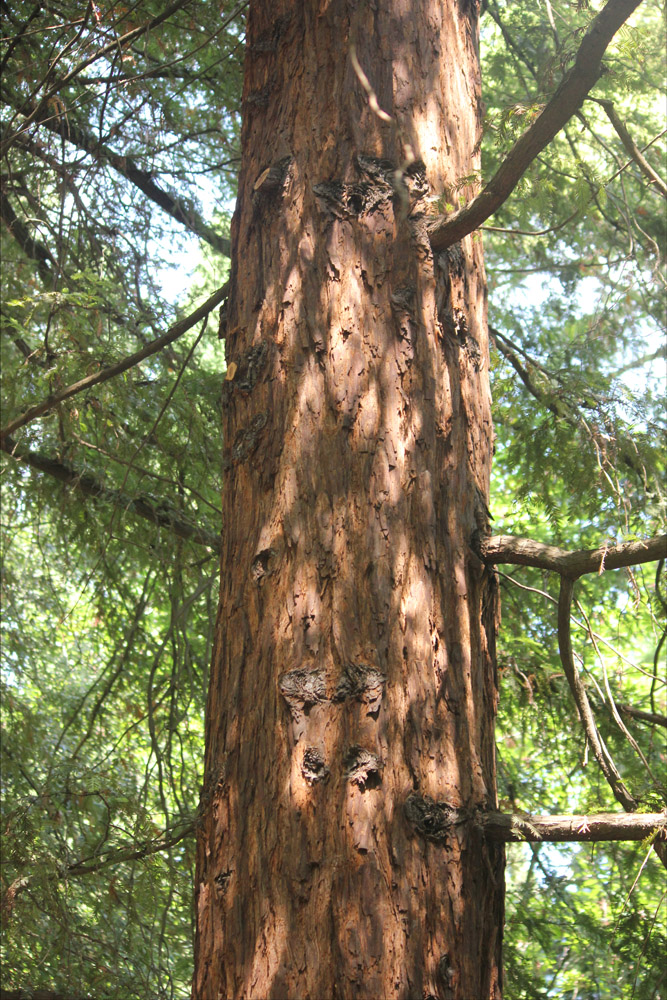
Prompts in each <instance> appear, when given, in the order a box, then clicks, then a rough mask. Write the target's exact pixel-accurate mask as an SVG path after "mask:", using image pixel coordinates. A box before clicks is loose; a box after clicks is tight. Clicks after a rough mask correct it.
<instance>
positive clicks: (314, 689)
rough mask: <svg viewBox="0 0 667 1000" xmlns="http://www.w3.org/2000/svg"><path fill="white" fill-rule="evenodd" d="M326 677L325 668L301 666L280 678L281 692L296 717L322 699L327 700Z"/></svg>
mask: <svg viewBox="0 0 667 1000" xmlns="http://www.w3.org/2000/svg"><path fill="white" fill-rule="evenodd" d="M325 681H326V678H325V674H324V671H323V670H308V669H307V668H306V667H300V668H298V669H297V670H290V671H289V672H288V673H286V674H283V675H282V677H281V678H280V685H279V687H280V693H281V695H282V696H283V698H284V699H285V701H286V702H287V704H288V705H289V707H290V712H291V713H292V716H293V717H294V719H300V718H301V716H302V714H303V713H304V712H306V711H307V710H308V709H310V708H311V707H312V706H313V705H316V704H317V703H318V702H320V701H325V700H326V696H327V693H326V683H325Z"/></svg>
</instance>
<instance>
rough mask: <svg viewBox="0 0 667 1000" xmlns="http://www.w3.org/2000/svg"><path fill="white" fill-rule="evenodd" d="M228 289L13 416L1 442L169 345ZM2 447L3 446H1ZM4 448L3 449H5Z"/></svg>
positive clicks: (225, 285)
mask: <svg viewBox="0 0 667 1000" xmlns="http://www.w3.org/2000/svg"><path fill="white" fill-rule="evenodd" d="M228 288H229V282H226V283H225V284H224V285H223V286H222V288H219V289H218V290H217V292H214V293H213V295H211V296H209V298H208V299H207V300H206V302H204V303H203V304H202V305H200V306H199V308H198V309H195V311H194V312H192V313H190V315H189V316H186V317H185V318H184V319H179V320H178V322H177V323H174V324H173V326H170V327H169V329H168V330H167V332H166V333H163V334H162V336H161V337H157V339H156V340H151V342H150V343H149V344H146V346H145V347H142V348H141V350H140V351H136V352H135V353H134V354H130V355H129V356H128V357H126V358H123V360H122V361H117V362H116V364H115V365H110V366H109V367H108V368H102V370H101V371H99V372H95V374H94V375H87V376H86V377H85V378H82V379H79V381H78V382H73V383H72V385H68V386H67V388H66V389H63V390H62V392H59V393H57V394H56V395H55V396H49V397H48V398H47V399H45V400H43V401H42V402H41V403H37V405H36V406H31V407H30V409H29V410H26V411H25V413H22V414H21V416H20V417H16V419H15V420H10V422H9V423H8V424H7V426H6V427H3V429H2V430H0V441H3V440H4V439H5V438H6V436H7V435H8V434H13V433H14V431H17V430H18V429H19V427H24V426H25V425H26V424H29V423H30V421H31V420H35V419H36V418H37V417H41V416H43V415H44V414H45V413H48V412H49V411H50V410H52V409H53V408H54V407H56V406H58V404H59V403H63V402H64V401H65V400H66V399H71V398H72V396H76V395H78V394H79V393H80V392H84V390H86V389H91V388H92V387H93V386H94V385H100V384H101V383H102V382H108V381H109V379H112V378H115V377H116V375H122V373H123V372H126V371H127V370H128V369H129V368H134V366H135V365H138V364H139V363H140V362H141V361H145V359H146V358H150V356H151V355H152V354H157V353H158V351H161V350H162V348H163V347H166V346H167V344H172V343H173V342H174V341H175V340H178V338H179V337H182V336H183V334H184V333H187V331H188V330H190V329H191V328H192V327H193V326H195V325H196V324H197V323H198V322H199V321H200V320H201V319H204V318H205V317H206V316H208V314H209V313H210V312H211V311H212V310H213V309H215V307H216V306H217V305H219V303H220V302H222V300H223V299H224V298H225V297H226V295H227V291H228ZM2 447H3V448H4V445H3V446H2ZM4 450H5V451H7V449H6V448H4Z"/></svg>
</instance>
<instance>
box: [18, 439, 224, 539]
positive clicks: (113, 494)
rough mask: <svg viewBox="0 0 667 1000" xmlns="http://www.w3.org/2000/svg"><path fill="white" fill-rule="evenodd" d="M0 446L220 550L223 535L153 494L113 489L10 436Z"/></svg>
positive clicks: (70, 482) (85, 489)
mask: <svg viewBox="0 0 667 1000" xmlns="http://www.w3.org/2000/svg"><path fill="white" fill-rule="evenodd" d="M0 448H2V451H4V452H5V453H6V454H7V455H10V456H11V457H12V458H14V459H16V460H17V461H19V462H24V463H25V464H26V465H29V466H30V468H32V469H36V470H37V471H38V472H44V473H46V474H47V475H49V476H52V477H53V478H54V479H57V480H58V481H59V482H61V483H65V484H67V485H70V486H73V487H74V488H75V489H77V490H80V492H81V493H82V494H83V495H84V496H87V497H92V498H93V499H94V500H100V501H102V502H103V503H108V504H112V505H113V506H115V507H119V508H121V509H122V510H125V511H128V512H129V513H131V514H136V515H137V516H138V517H143V518H145V519H146V520H147V521H150V522H151V523H152V524H155V525H157V526H158V527H159V528H166V529H167V530H168V531H171V532H172V533H173V534H174V535H176V536H177V537H178V538H184V539H186V540H187V541H191V542H195V543H197V544H199V545H206V546H208V548H210V549H212V550H213V551H214V552H220V538H219V536H218V535H214V534H213V533H212V532H210V531H207V530H206V529H205V528H200V527H199V526H198V525H196V524H193V523H192V522H191V521H188V520H186V519H185V518H184V517H183V516H182V512H181V511H178V510H175V509H174V508H172V507H171V506H169V505H168V504H166V503H162V502H160V501H159V500H156V499H154V498H152V497H146V496H136V497H132V496H129V495H128V494H126V493H122V492H121V491H120V490H114V489H110V488H109V487H108V486H104V484H103V483H101V482H100V481H99V480H98V479H96V478H95V477H94V476H91V475H89V474H88V473H82V472H78V471H77V470H76V469H74V468H73V467H72V466H71V465H67V464H66V463H65V462H61V461H59V460H58V459H54V458H50V457H49V456H48V455H43V454H41V453H40V452H35V451H30V450H29V449H27V448H23V447H22V446H21V445H20V444H17V443H16V442H15V441H13V440H12V438H10V437H4V438H2V439H0Z"/></svg>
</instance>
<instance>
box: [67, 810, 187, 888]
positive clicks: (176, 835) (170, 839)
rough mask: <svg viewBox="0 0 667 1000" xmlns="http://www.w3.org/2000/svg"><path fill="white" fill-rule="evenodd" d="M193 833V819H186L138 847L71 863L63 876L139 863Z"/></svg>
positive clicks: (123, 848)
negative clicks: (131, 862) (127, 863)
mask: <svg viewBox="0 0 667 1000" xmlns="http://www.w3.org/2000/svg"><path fill="white" fill-rule="evenodd" d="M194 832H195V819H194V818H191V819H187V820H185V821H184V822H183V823H181V824H179V825H178V826H177V827H175V828H174V829H172V830H169V831H166V832H165V833H163V834H162V835H161V836H160V837H156V838H155V839H153V840H146V841H144V842H143V843H141V844H140V845H138V846H137V845H136V844H135V845H132V846H130V847H119V848H117V849H115V850H111V851H107V852H106V853H105V854H103V855H102V856H101V857H95V858H86V859H84V860H81V861H75V862H72V863H71V864H69V865H67V867H66V868H65V869H64V870H63V875H64V876H67V877H68V878H72V877H75V876H80V875H92V874H94V873H95V872H99V871H102V869H103V868H109V867H111V866H112V865H119V864H122V863H123V862H125V861H141V860H142V858H148V857H150V856H151V855H152V854H159V853H161V852H162V851H167V850H168V849H169V848H170V847H174V845H175V844H178V843H179V842H180V841H181V840H184V839H185V837H190V836H192V835H193V834H194Z"/></svg>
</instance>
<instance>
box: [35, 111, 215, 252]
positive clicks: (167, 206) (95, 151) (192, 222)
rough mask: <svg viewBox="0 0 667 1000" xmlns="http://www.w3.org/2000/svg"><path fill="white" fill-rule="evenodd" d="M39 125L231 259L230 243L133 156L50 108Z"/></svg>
mask: <svg viewBox="0 0 667 1000" xmlns="http://www.w3.org/2000/svg"><path fill="white" fill-rule="evenodd" d="M38 124H39V125H41V126H42V127H43V128H47V129H48V130H49V131H50V132H54V133H55V134H56V135H58V136H60V137H62V138H64V139H66V140H67V141H68V142H70V143H71V144H72V145H73V146H76V147H77V149H81V150H84V151H85V152H86V153H90V155H91V156H92V157H93V158H94V159H95V160H97V161H98V162H101V163H107V164H108V165H109V166H110V167H113V169H114V170H116V171H118V173H120V174H122V175H123V176H124V177H126V178H127V179H128V180H129V181H130V183H132V184H134V186H135V187H137V188H138V189H139V190H140V191H141V192H142V193H143V194H145V195H146V197H147V198H150V200H151V201H152V202H154V203H155V204H156V205H158V206H159V207H160V208H161V209H162V211H163V212H166V214H167V215H170V216H171V217H172V219H175V220H176V221H177V222H179V223H180V224H181V225H183V226H184V227H185V228H186V229H189V230H190V232H192V233H194V234H195V236H199V237H200V239H203V240H205V241H206V242H207V243H208V244H209V245H210V246H212V247H213V249H214V250H217V251H218V253H221V254H224V255H225V256H226V257H229V256H230V254H231V244H230V241H229V240H228V239H227V238H226V237H225V236H220V234H219V233H216V231H215V230H214V229H212V228H211V226H209V225H207V224H206V222H205V221H204V219H202V217H201V216H200V215H199V213H198V212H197V211H196V209H195V208H194V207H193V206H192V205H187V204H186V203H185V202H183V200H182V199H180V198H178V197H177V196H176V195H173V194H171V193H170V192H169V191H165V189H164V188H162V187H160V185H159V184H158V183H157V181H156V180H155V179H154V177H153V174H152V173H151V172H150V171H149V170H142V169H141V167H140V166H139V165H138V164H137V162H136V161H135V160H134V159H132V157H131V156H121V155H120V154H118V153H116V152H114V150H113V149H110V148H109V147H108V146H105V145H103V144H102V143H101V142H100V141H99V140H97V139H96V138H95V136H93V135H91V134H90V133H89V132H87V131H86V130H85V129H84V128H82V127H81V126H80V125H78V124H77V123H76V121H75V120H74V119H73V117H69V116H68V119H67V123H66V124H63V122H62V121H61V119H60V117H54V115H53V112H52V110H51V108H46V109H44V111H43V114H42V116H41V117H40V118H39V119H38Z"/></svg>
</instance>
